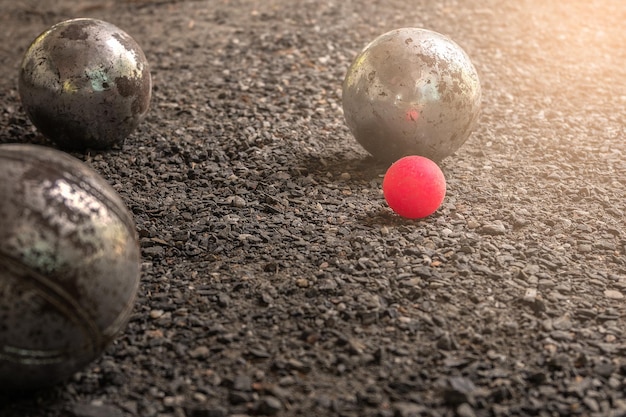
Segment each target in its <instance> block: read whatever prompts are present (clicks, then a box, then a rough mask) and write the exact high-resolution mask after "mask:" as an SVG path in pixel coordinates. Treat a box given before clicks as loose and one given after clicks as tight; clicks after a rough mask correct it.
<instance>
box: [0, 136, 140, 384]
mask: <svg viewBox="0 0 626 417" xmlns="http://www.w3.org/2000/svg"><path fill="white" fill-rule="evenodd" d="M0 195H2V196H3V198H2V199H0V389H3V390H4V389H17V388H19V389H31V388H39V387H43V386H47V385H51V384H54V383H56V382H59V381H61V380H64V379H66V378H68V377H70V376H71V375H72V374H73V373H75V372H77V371H78V370H80V369H81V368H82V367H84V366H86V365H87V364H88V363H89V362H91V361H92V360H94V359H96V358H97V357H98V356H99V355H100V354H101V353H102V351H103V350H104V349H105V348H106V346H107V345H108V344H109V343H110V342H111V341H112V340H113V339H114V338H115V337H116V336H117V334H118V333H119V332H120V331H121V330H122V329H123V327H124V326H125V324H126V322H127V321H128V319H129V317H130V314H131V311H132V308H133V306H134V301H135V297H136V293H137V288H138V285H139V276H140V252H139V244H138V239H137V233H136V228H135V224H134V221H133V218H132V215H131V213H130V212H129V211H128V209H127V208H126V207H125V206H124V204H123V202H122V200H121V199H120V197H119V196H118V195H117V193H116V192H115V191H114V190H113V188H111V187H110V186H109V185H108V184H107V183H106V181H105V180H104V179H103V178H102V177H100V176H99V175H98V174H96V173H95V172H94V171H93V170H91V169H90V168H88V167H87V166H86V165H85V164H83V163H81V162H80V161H79V160H77V159H75V158H73V157H71V156H69V155H68V154H65V153H63V152H60V151H57V150H54V149H51V148H46V147H40V146H35V145H15V144H12V145H0Z"/></svg>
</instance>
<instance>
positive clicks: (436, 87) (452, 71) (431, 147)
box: [342, 28, 481, 162]
mask: <svg viewBox="0 0 626 417" xmlns="http://www.w3.org/2000/svg"><path fill="white" fill-rule="evenodd" d="M342 99H343V110H344V117H345V119H346V123H347V125H348V127H349V128H350V130H351V131H352V134H353V135H354V137H355V138H356V140H357V141H358V142H359V143H360V144H361V145H362V146H363V147H364V148H365V149H366V150H367V151H368V152H369V153H371V154H372V155H373V156H374V157H376V158H378V159H381V160H384V161H387V162H394V161H396V160H397V159H400V158H401V157H403V156H406V155H421V156H425V157H427V158H430V159H432V160H435V161H440V160H442V159H443V158H445V157H447V156H449V155H451V154H452V153H454V152H455V151H456V150H457V149H458V148H459V147H460V146H461V145H462V144H463V143H464V142H465V141H466V140H467V138H468V137H469V135H470V134H471V132H472V130H473V128H474V125H475V123H476V120H477V119H478V115H479V112H480V100H481V87H480V81H479V79H478V74H477V72H476V69H475V68H474V65H473V64H472V62H471V61H470V59H469V57H468V56H467V54H466V53H465V52H464V51H463V50H462V49H461V47H459V46H458V45H457V44H456V43H454V42H453V41H452V40H450V39H449V38H447V37H445V36H443V35H441V34H439V33H436V32H432V31H429V30H425V29H419V28H403V29H397V30H393V31H391V32H388V33H385V34H384V35H381V36H380V37H378V38H376V39H375V40H374V41H373V42H371V43H370V44H369V45H367V46H366V47H365V48H364V49H363V51H361V53H360V54H359V55H358V56H357V57H356V59H355V60H354V62H353V63H352V65H351V66H350V68H349V69H348V72H347V74H346V77H345V80H344V82H343V97H342Z"/></svg>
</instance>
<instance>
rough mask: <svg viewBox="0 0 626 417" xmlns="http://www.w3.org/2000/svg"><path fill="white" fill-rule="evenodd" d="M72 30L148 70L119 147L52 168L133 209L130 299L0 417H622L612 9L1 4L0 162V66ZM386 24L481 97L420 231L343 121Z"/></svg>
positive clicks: (390, 3)
mask: <svg viewBox="0 0 626 417" xmlns="http://www.w3.org/2000/svg"><path fill="white" fill-rule="evenodd" d="M78 16H90V17H96V18H101V19H104V20H108V21H110V22H111V23H114V24H116V25H118V26H120V27H121V28H123V29H125V30H126V31H127V32H129V33H130V34H131V35H132V36H133V37H135V39H136V40H137V41H138V42H139V43H140V45H142V47H143V49H144V51H145V53H146V55H147V57H148V59H149V60H150V62H151V64H152V73H153V77H154V84H155V85H154V96H153V102H152V108H151V111H150V113H149V116H148V118H147V119H146V120H145V122H144V123H142V125H141V126H140V128H139V129H138V130H137V131H136V132H135V133H134V134H133V135H132V136H131V137H129V138H128V140H127V141H126V143H125V144H124V146H123V147H122V148H120V149H116V150H112V151H109V152H101V153H89V154H85V155H78V154H77V155H76V156H78V157H80V158H81V159H83V160H85V161H86V162H87V163H88V164H89V165H91V166H92V167H94V168H95V169H96V170H97V171H98V172H100V173H101V174H102V175H103V176H104V177H105V178H106V179H107V180H108V181H110V183H112V184H113V185H114V187H115V188H116V189H117V190H118V191H119V193H120V194H121V196H122V197H123V199H124V201H125V202H126V203H127V205H128V206H129V207H130V208H131V209H132V211H133V213H134V215H135V218H136V222H137V226H138V229H139V232H140V235H141V244H142V252H143V277H142V285H141V289H140V293H139V299H138V303H137V305H136V309H135V313H134V315H133V317H132V320H131V322H130V323H129V325H128V327H127V329H126V331H125V332H124V333H123V334H121V335H120V336H119V338H118V339H117V340H116V342H115V343H114V344H113V345H111V346H110V347H109V348H108V349H107V351H106V352H105V354H104V355H103V356H102V357H101V358H100V359H99V360H98V361H97V362H95V363H93V364H92V365H91V366H89V367H88V368H86V369H85V370H84V371H83V372H81V373H79V374H77V375H76V376H75V377H74V378H73V379H72V380H71V381H69V382H68V383H66V384H61V385H59V386H55V387H53V388H51V389H49V390H45V391H42V392H36V393H28V394H23V395H18V396H16V395H13V394H12V395H4V394H0V401H1V403H0V415H2V416H5V417H44V416H45V417H53V416H55V417H57V416H59V417H60V416H62V417H66V416H69V417H72V416H74V417H94V416H95V417H105V416H106V417H122V416H146V417H157V416H159V417H166V416H167V417H170V416H171V417H183V416H185V417H225V416H232V417H235V416H237V417H243V416H246V415H278V416H307V417H308V416H344V417H363V416H371V417H374V416H375V417H392V416H393V417H411V416H454V415H458V416H462V417H471V416H513V415H519V416H522V415H523V416H526V415H538V416H570V415H580V416H624V415H626V359H625V358H624V355H626V339H625V337H626V333H625V328H624V326H625V324H626V323H625V320H626V318H625V308H624V303H625V299H624V294H626V260H625V255H624V253H625V251H626V228H625V226H624V214H625V213H626V197H625V194H626V193H625V191H624V189H625V187H626V180H625V179H624V178H625V176H626V161H625V153H626V142H625V140H624V139H625V136H626V135H625V133H626V132H625V122H624V120H625V117H626V110H625V108H626V65H625V63H626V48H625V47H624V39H625V37H626V29H624V21H626V3H624V2H623V1H622V0H605V1H601V0H595V1H594V0H590V1H582V0H573V1H567V2H565V1H563V2H551V1H542V0H519V1H518V0H516V1H508V2H501V1H500V0H447V1H437V2H435V1H411V2H407V1H398V0H387V1H381V0H363V1H356V0H352V1H350V0H345V1H309V0H302V1H293V0H275V1H271V0H268V1H253V0H233V1H228V0H223V1H218V0H215V1H173V0H171V1H166V0H164V1H156V0H155V1H148V0H135V1H130V0H128V1H122V0H118V1H92V2H87V1H70V0H58V1H56V2H41V1H36V0H30V1H9V0H2V1H0V23H1V26H0V75H1V76H0V142H22V141H25V142H34V143H45V141H44V139H42V138H41V137H40V136H38V135H37V133H36V131H35V130H34V129H33V127H32V126H31V125H30V124H29V122H28V121H27V120H26V118H25V116H24V114H23V112H22V109H21V107H20V103H19V97H18V95H17V89H16V84H17V83H16V74H17V68H18V65H19V61H20V58H21V55H22V54H23V52H24V50H25V48H26V47H27V46H28V44H29V43H30V41H31V40H32V39H33V38H34V37H35V36H36V35H37V34H39V33H40V32H41V31H42V30H44V29H45V28H47V27H48V26H50V25H52V24H53V23H56V22H58V21H60V20H63V19H66V18H70V17H78ZM403 26H420V27H426V28H429V29H433V30H436V31H439V32H442V33H445V34H447V35H449V36H450V37H452V38H453V39H455V40H456V41H457V42H458V43H459V44H461V45H462V46H463V48H464V49H465V50H466V52H467V53H468V54H469V55H470V56H471V57H472V59H473V61H474V63H475V65H476V67H477V69H478V71H479V73H480V76H481V79H482V84H483V91H484V105H483V112H482V116H481V119H480V123H479V126H478V128H477V130H476V131H475V133H474V134H473V135H472V137H471V138H470V140H469V141H468V142H467V143H466V144H465V146H464V147H463V148H462V149H461V150H460V151H459V152H457V153H456V154H455V155H453V156H451V157H449V158H447V159H446V160H444V162H443V169H444V172H445V174H446V177H447V179H448V195H447V198H446V200H445V203H444V205H443V207H442V208H441V209H440V210H439V211H438V212H437V213H436V214H435V215H433V216H431V217H430V218H427V219H425V220H422V221H406V220H402V219H400V218H398V217H397V216H395V215H393V214H392V213H391V211H390V210H389V209H388V208H387V206H386V204H385V202H384V200H383V197H382V193H381V190H380V185H381V180H382V177H381V175H382V174H383V173H384V171H385V168H386V167H385V166H383V165H381V164H379V163H376V162H375V161H373V160H372V159H371V158H370V157H368V156H367V154H366V153H365V151H363V150H362V149H361V148H360V147H359V146H358V145H357V144H356V142H355V141H354V139H353V138H352V137H351V136H350V134H349V132H348V130H347V128H346V126H345V124H344V122H343V118H342V114H341V102H340V97H341V82H342V80H343V76H344V74H345V71H346V69H347V67H348V65H349V64H350V62H351V60H352V59H353V58H354V56H355V55H356V53H357V52H358V51H359V50H360V49H361V48H362V47H363V46H364V45H365V44H366V43H367V42H369V41H370V40H372V39H373V38H374V37H376V36H377V35H379V34H381V33H383V32H386V31H388V30H390V29H394V28H398V27H403Z"/></svg>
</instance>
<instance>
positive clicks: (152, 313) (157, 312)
mask: <svg viewBox="0 0 626 417" xmlns="http://www.w3.org/2000/svg"><path fill="white" fill-rule="evenodd" d="M163 313H165V312H164V311H163V310H152V311H150V318H151V319H158V318H159V317H161V316H162V315H163Z"/></svg>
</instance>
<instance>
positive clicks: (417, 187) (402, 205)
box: [383, 155, 446, 219]
mask: <svg viewBox="0 0 626 417" xmlns="http://www.w3.org/2000/svg"><path fill="white" fill-rule="evenodd" d="M383 194H384V196H385V200H386V201H387V204H389V207H391V209H392V210H393V211H394V212H396V213H397V214H399V215H400V216H402V217H406V218H408V219H421V218H424V217H427V216H430V215H431V214H433V213H434V212H435V211H436V210H437V209H438V208H439V207H440V206H441V203H442V202H443V199H444V197H445V195H446V178H445V177H444V175H443V172H441V169H440V168H439V166H438V165H437V164H436V163H435V162H433V161H431V160H430V159H428V158H426V157H423V156H418V155H412V156H405V157H404V158H401V159H399V160H397V161H396V162H394V163H393V164H392V165H391V166H390V167H389V169H388V170H387V173H386V174H385V178H384V179H383Z"/></svg>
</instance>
